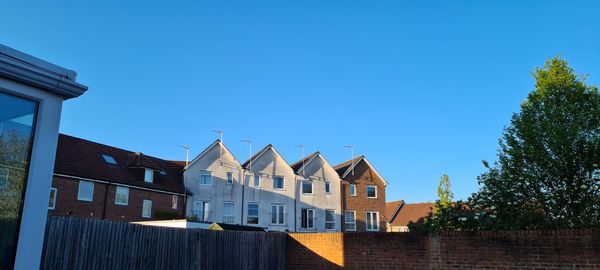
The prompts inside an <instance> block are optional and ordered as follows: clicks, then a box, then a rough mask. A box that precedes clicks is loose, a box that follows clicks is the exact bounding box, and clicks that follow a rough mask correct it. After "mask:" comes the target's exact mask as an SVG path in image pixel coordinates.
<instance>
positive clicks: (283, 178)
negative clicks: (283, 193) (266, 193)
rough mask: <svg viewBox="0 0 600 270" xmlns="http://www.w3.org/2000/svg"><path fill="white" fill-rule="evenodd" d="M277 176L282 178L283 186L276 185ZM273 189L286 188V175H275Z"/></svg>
mask: <svg viewBox="0 0 600 270" xmlns="http://www.w3.org/2000/svg"><path fill="white" fill-rule="evenodd" d="M277 178H281V187H275V183H277V181H276V180H277ZM273 189H274V190H284V189H285V176H281V175H275V176H273Z"/></svg>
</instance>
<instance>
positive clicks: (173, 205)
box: [171, 195, 179, 209]
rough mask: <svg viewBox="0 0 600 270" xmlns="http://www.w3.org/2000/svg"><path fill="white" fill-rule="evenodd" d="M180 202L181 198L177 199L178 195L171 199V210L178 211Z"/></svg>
mask: <svg viewBox="0 0 600 270" xmlns="http://www.w3.org/2000/svg"><path fill="white" fill-rule="evenodd" d="M178 202H179V197H177V195H173V197H171V209H177V204H178Z"/></svg>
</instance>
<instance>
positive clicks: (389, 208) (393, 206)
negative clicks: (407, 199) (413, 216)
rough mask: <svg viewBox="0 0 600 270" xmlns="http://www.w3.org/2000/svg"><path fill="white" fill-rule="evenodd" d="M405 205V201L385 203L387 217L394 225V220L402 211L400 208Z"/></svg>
mask: <svg viewBox="0 0 600 270" xmlns="http://www.w3.org/2000/svg"><path fill="white" fill-rule="evenodd" d="M403 205H404V200H399V201H393V202H386V203H385V216H386V217H387V220H388V222H389V223H392V222H393V221H394V219H395V218H396V216H397V215H398V212H399V211H400V208H401V207H402V206H403Z"/></svg>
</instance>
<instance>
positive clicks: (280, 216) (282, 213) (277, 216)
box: [271, 204, 285, 225]
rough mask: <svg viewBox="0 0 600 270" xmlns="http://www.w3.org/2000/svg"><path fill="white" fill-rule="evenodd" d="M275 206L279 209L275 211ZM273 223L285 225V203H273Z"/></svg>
mask: <svg viewBox="0 0 600 270" xmlns="http://www.w3.org/2000/svg"><path fill="white" fill-rule="evenodd" d="M281 207H282V208H281ZM273 208H275V209H277V210H276V211H275V212H273ZM280 209H281V211H279V210H280ZM273 215H275V222H273ZM280 220H281V222H279V221H280ZM271 225H285V204H271Z"/></svg>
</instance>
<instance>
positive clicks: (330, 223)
mask: <svg viewBox="0 0 600 270" xmlns="http://www.w3.org/2000/svg"><path fill="white" fill-rule="evenodd" d="M325 229H326V230H334V229H335V210H325Z"/></svg>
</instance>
